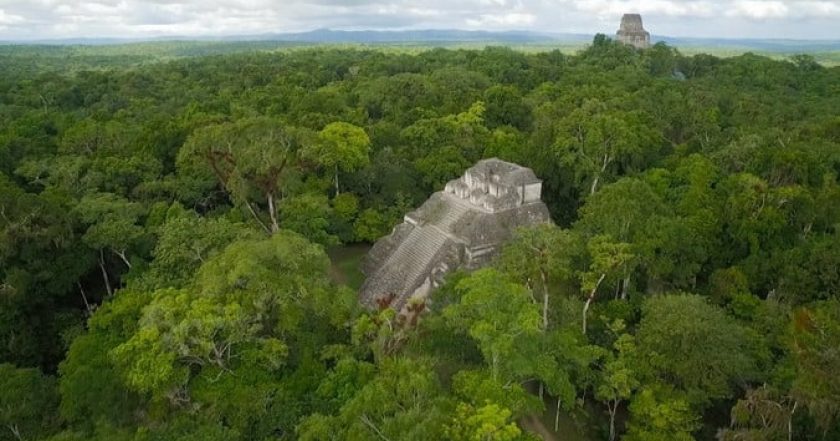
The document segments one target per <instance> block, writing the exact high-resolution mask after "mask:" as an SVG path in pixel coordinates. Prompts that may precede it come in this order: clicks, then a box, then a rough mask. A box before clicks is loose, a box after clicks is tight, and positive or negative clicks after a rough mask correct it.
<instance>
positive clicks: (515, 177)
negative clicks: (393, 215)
mask: <svg viewBox="0 0 840 441" xmlns="http://www.w3.org/2000/svg"><path fill="white" fill-rule="evenodd" d="M541 191H542V181H541V180H539V179H537V177H536V176H535V175H534V172H533V171H531V169H529V168H525V167H522V166H519V165H516V164H512V163H510V162H505V161H501V160H499V159H495V158H494V159H485V160H482V161H479V162H478V163H477V164H476V165H475V166H473V167H471V168H469V169H468V170H467V171H466V173H464V176H462V177H460V178H458V179H455V180H453V181H450V182H449V183H448V184H446V188H445V189H444V190H443V191H439V192H437V193H435V194H433V195H432V196H431V197H430V198H429V200H427V201H426V202H425V203H424V204H423V205H422V206H420V208H418V209H417V210H415V211H412V212H411V213H408V214H406V215H405V221H404V222H403V223H402V224H400V225H398V226H397V227H396V228H394V231H393V232H392V233H391V234H390V235H389V236H386V237H384V238H382V239H380V240H379V241H377V242H376V244H375V245H374V246H373V248H372V249H371V250H370V253H369V254H368V256H367V260H366V261H365V263H364V266H363V268H362V270H363V271H364V273H365V275H366V276H367V279H366V280H365V283H364V285H362V289H361V294H360V300H361V302H362V304H364V305H365V306H368V307H374V306H376V305H377V302H378V301H379V302H381V301H383V299H387V300H386V302H390V305H391V306H392V307H394V308H395V309H396V310H398V311H399V310H401V309H402V308H403V307H404V306H405V305H406V304H407V303H408V302H409V300H410V299H411V298H412V297H416V298H418V299H422V298H425V297H426V296H427V295H428V294H429V292H430V291H431V290H432V288H434V287H436V286H437V285H438V284H439V283H440V282H441V281H442V280H443V276H444V275H445V274H446V272H448V271H450V270H452V269H455V268H464V269H468V270H472V269H475V268H478V267H480V266H482V265H484V264H486V263H487V262H488V261H489V260H490V258H491V257H492V256H493V254H494V253H495V252H496V251H497V250H498V248H499V246H500V245H501V244H502V243H503V242H504V241H506V240H508V239H510V237H511V236H512V235H513V231H514V230H515V229H516V228H517V227H521V226H526V225H534V224H539V223H544V222H550V221H551V219H550V217H549V214H548V208H546V206H545V204H544V203H543V202H542V201H541V200H540V193H541Z"/></svg>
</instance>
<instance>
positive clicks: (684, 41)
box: [0, 29, 840, 54]
mask: <svg viewBox="0 0 840 441" xmlns="http://www.w3.org/2000/svg"><path fill="white" fill-rule="evenodd" d="M592 37H593V35H589V34H573V33H542V32H532V31H504V32H491V31H468V30H458V29H424V30H402V31H374V30H362V31H343V30H334V29H316V30H312V31H308V32H296V33H269V34H254V35H233V36H213V37H208V36H169V37H156V38H125V39H123V38H72V39H55V40H27V41H5V42H4V41H0V44H5V45H35V44H37V45H54V46H68V45H74V46H113V45H123V44H128V43H162V42H199V43H210V44H215V43H238V44H247V43H254V42H256V43H260V44H261V45H265V44H277V45H281V46H288V45H300V44H305V45H308V44H331V43H332V44H362V45H389V44H390V45H414V46H453V45H458V44H467V45H472V44H482V43H486V44H498V45H511V46H517V47H531V46H533V47H537V48H544V47H546V46H549V47H550V46H563V45H565V46H568V47H580V46H583V45H584V44H586V43H588V42H590V41H592ZM652 41H654V42H657V41H664V42H666V43H667V44H668V45H670V46H674V47H677V48H681V49H686V50H687V51H692V50H694V51H710V52H713V53H742V52H747V51H754V52H759V53H768V54H774V53H775V54H793V53H828V52H840V40H785V39H723V38H720V39H716V38H679V37H668V36H653V37H652ZM214 50H215V49H214Z"/></svg>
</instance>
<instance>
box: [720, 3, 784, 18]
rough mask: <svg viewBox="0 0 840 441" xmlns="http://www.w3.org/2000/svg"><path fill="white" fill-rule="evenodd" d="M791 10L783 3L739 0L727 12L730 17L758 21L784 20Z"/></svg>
mask: <svg viewBox="0 0 840 441" xmlns="http://www.w3.org/2000/svg"><path fill="white" fill-rule="evenodd" d="M789 13H790V9H789V8H788V6H787V5H786V4H785V2H783V1H761V0H738V1H736V2H734V5H733V8H732V9H731V10H729V11H727V13H726V15H728V16H730V17H739V16H740V17H747V18H752V19H757V20H764V19H768V18H784V17H786V16H788V15H789Z"/></svg>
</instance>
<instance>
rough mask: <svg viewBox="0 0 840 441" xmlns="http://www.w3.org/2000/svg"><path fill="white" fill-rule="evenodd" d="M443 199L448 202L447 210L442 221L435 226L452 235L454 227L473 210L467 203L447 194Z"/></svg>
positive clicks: (435, 223) (439, 220)
mask: <svg viewBox="0 0 840 441" xmlns="http://www.w3.org/2000/svg"><path fill="white" fill-rule="evenodd" d="M443 197H444V198H446V200H447V201H448V206H447V210H446V212H445V213H444V214H443V216H441V217H440V219H438V220H437V221H436V222H434V225H435V226H437V227H438V228H440V229H441V230H443V231H445V232H447V233H451V232H452V226H453V225H455V223H456V222H458V220H460V219H461V218H462V217H464V215H465V214H466V213H468V212H469V211H470V210H472V208H471V206H470V205H469V204H468V203H467V202H466V201H463V200H461V199H458V198H457V197H454V196H452V195H449V194H445V195H444V196H443Z"/></svg>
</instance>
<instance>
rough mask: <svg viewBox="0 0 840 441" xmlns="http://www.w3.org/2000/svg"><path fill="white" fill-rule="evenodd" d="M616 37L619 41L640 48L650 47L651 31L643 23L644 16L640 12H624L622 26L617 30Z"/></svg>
mask: <svg viewBox="0 0 840 441" xmlns="http://www.w3.org/2000/svg"><path fill="white" fill-rule="evenodd" d="M616 37H617V38H618V41H620V42H622V43H624V44H629V45H632V46H635V47H636V48H638V49H647V48H649V47H650V33H649V32H648V31H646V30H645V27H644V26H643V25H642V16H641V15H639V14H624V16H623V17H621V27H620V28H619V29H618V32H616Z"/></svg>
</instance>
